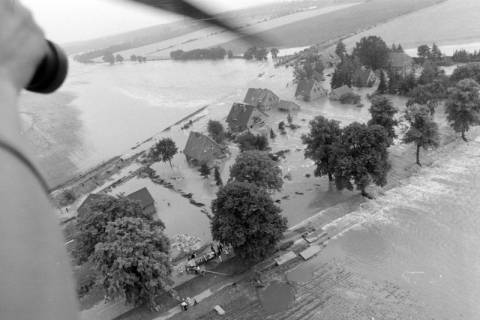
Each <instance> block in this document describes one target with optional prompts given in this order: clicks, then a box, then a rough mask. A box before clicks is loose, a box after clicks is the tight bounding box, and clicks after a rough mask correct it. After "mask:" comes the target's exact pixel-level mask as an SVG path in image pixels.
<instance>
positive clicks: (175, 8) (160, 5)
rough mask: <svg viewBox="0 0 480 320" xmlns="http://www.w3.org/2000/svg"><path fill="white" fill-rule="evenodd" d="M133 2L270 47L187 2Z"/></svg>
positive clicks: (264, 41)
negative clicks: (202, 22)
mask: <svg viewBox="0 0 480 320" xmlns="http://www.w3.org/2000/svg"><path fill="white" fill-rule="evenodd" d="M130 1H132V2H136V3H140V4H143V5H146V6H149V7H152V8H157V9H161V10H164V11H168V12H171V13H176V14H179V15H183V16H186V17H189V18H192V19H194V20H200V21H204V22H205V23H208V24H211V25H214V26H217V27H219V28H221V29H225V30H228V31H230V32H232V33H234V34H236V35H238V36H240V37H241V38H242V39H243V40H245V41H247V42H249V43H252V44H256V45H259V44H263V45H268V44H269V42H268V41H266V40H265V39H262V38H261V37H259V36H258V35H254V34H250V33H246V32H244V31H242V30H241V29H240V28H239V27H235V26H233V25H231V24H230V23H227V22H225V21H222V20H221V19H219V18H218V17H215V16H214V15H212V14H210V13H208V12H206V11H204V10H202V9H200V8H198V7H196V6H195V5H193V4H191V3H190V2H188V1H186V0H130Z"/></svg>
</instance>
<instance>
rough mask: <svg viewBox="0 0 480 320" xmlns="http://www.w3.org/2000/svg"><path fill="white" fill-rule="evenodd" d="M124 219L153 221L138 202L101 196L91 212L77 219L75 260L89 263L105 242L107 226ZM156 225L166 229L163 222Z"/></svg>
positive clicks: (92, 205) (90, 209)
mask: <svg viewBox="0 0 480 320" xmlns="http://www.w3.org/2000/svg"><path fill="white" fill-rule="evenodd" d="M123 217H140V218H143V219H147V220H151V219H152V217H151V216H150V215H147V214H145V213H144V212H143V210H142V207H141V206H140V204H139V203H138V202H136V201H132V200H130V199H128V198H124V197H120V198H116V197H113V196H110V195H99V196H98V198H97V199H96V200H95V202H93V203H92V204H91V205H90V206H89V210H87V211H86V212H85V214H80V215H78V217H77V232H76V234H75V236H74V239H75V250H74V256H75V258H76V259H77V260H78V261H79V262H80V263H82V262H85V261H87V260H88V258H89V257H90V255H91V254H92V253H93V251H94V250H95V245H96V244H97V243H99V242H102V241H104V239H105V230H106V227H107V224H108V223H109V222H112V221H115V220H117V219H119V218H123ZM156 223H157V224H158V225H159V227H160V228H164V225H163V224H162V222H160V221H157V222H156Z"/></svg>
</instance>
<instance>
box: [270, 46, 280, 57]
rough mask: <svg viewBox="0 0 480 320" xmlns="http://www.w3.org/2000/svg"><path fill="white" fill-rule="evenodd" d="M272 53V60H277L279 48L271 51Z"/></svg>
mask: <svg viewBox="0 0 480 320" xmlns="http://www.w3.org/2000/svg"><path fill="white" fill-rule="evenodd" d="M270 53H271V54H272V59H273V60H275V59H277V57H278V53H279V50H278V49H277V48H272V49H270Z"/></svg>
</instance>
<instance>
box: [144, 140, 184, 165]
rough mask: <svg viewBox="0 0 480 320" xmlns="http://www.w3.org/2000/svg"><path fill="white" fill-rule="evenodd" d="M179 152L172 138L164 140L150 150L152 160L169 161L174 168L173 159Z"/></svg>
mask: <svg viewBox="0 0 480 320" xmlns="http://www.w3.org/2000/svg"><path fill="white" fill-rule="evenodd" d="M177 151H178V149H177V146H176V145H175V142H174V141H173V140H172V139H171V138H163V139H161V140H160V141H158V142H157V143H155V145H154V146H153V147H152V148H151V149H150V158H151V159H153V160H154V161H162V162H167V161H168V163H170V167H172V159H173V157H174V156H175V155H176V154H177Z"/></svg>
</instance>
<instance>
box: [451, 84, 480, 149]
mask: <svg viewBox="0 0 480 320" xmlns="http://www.w3.org/2000/svg"><path fill="white" fill-rule="evenodd" d="M479 90H480V86H479V85H478V83H477V82H476V81H475V80H473V79H464V80H461V81H459V82H458V83H457V85H456V86H455V87H453V88H450V89H449V90H448V100H447V103H446V110H445V111H446V113H447V120H448V122H449V123H450V126H451V127H452V128H453V130H455V131H456V132H460V133H461V134H462V139H463V140H464V141H467V138H466V137H465V132H467V131H468V130H469V129H470V126H473V125H478V124H479V123H480V114H479V112H480V97H479V93H478V91H479Z"/></svg>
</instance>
